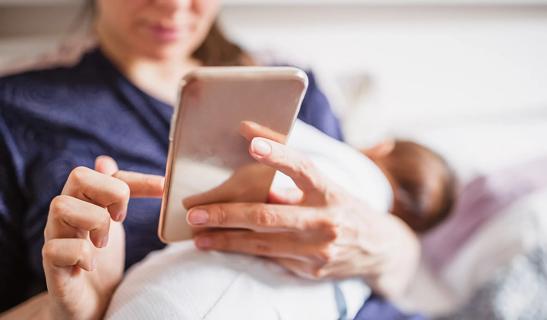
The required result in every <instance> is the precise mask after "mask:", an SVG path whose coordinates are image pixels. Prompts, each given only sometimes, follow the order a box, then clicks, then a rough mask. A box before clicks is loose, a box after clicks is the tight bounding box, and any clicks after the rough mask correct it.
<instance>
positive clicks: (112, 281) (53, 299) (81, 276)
mask: <svg viewBox="0 0 547 320" xmlns="http://www.w3.org/2000/svg"><path fill="white" fill-rule="evenodd" d="M95 166H96V171H95V170H91V169H89V168H85V167H78V168H76V169H74V170H73V171H72V172H71V173H70V175H69V177H68V180H67V181H66V184H65V186H64V188H63V191H62V193H61V195H59V196H57V197H55V198H54V199H53V200H52V202H51V205H50V211H49V215H48V220H47V224H46V228H45V231H44V235H45V243H44V247H43V250H42V254H43V266H44V271H45V275H46V282H47V288H48V303H47V309H48V310H47V311H48V313H49V316H50V317H51V318H52V319H99V318H101V317H102V315H103V313H104V312H105V310H106V308H107V306H108V303H109V301H110V298H111V296H112V293H113V292H114V289H115V288H116V286H117V285H118V283H119V282H120V280H121V278H122V275H123V268H124V261H125V233H124V229H123V226H122V224H121V222H122V221H123V220H124V218H125V215H126V211H127V203H128V200H129V197H130V196H131V197H161V194H162V192H163V178H162V177H158V176H151V175H144V174H139V173H133V172H125V171H118V168H117V165H116V162H115V161H114V160H113V159H112V158H109V157H104V156H102V157H98V158H97V161H96V165H95Z"/></svg>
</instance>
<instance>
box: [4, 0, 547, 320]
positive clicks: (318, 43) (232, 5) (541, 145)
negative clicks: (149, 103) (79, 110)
mask: <svg viewBox="0 0 547 320" xmlns="http://www.w3.org/2000/svg"><path fill="white" fill-rule="evenodd" d="M81 6H82V2H80V1H77V0H0V69H1V68H2V66H3V67H4V68H8V67H12V66H13V65H14V64H16V63H25V61H30V60H32V59H34V57H36V56H37V55H41V54H44V53H48V52H55V50H57V48H58V47H59V45H60V44H61V43H65V42H66V41H67V39H75V38H76V39H77V38H78V36H75V35H74V34H75V33H78V32H80V33H82V32H85V30H86V27H85V23H86V22H85V19H84V17H82V16H81V14H80V13H81ZM221 22H222V24H223V26H224V27H225V29H226V32H227V33H228V35H229V36H231V37H232V38H233V39H234V40H236V41H237V42H238V43H239V44H241V45H242V46H243V47H245V48H247V49H249V50H250V51H251V52H255V54H256V55H257V56H261V57H263V58H264V59H265V60H267V59H275V60H276V61H283V62H286V63H291V64H295V65H298V66H301V67H303V68H310V69H312V70H313V71H314V72H315V73H316V75H317V77H318V79H319V82H320V86H321V87H322V88H323V89H324V90H325V92H326V93H327V95H328V97H329V99H330V100H331V102H332V104H333V106H334V108H335V111H336V113H337V114H338V116H339V117H340V119H341V120H342V123H343V128H344V133H345V135H346V139H347V141H348V142H349V143H350V144H352V145H354V146H358V147H361V146H365V145H370V144H371V143H373V142H375V141H377V140H379V139H381V138H383V137H386V136H400V137H407V138H413V139H416V140H418V141H421V142H423V143H425V144H427V145H430V146H432V147H434V148H435V149H437V150H439V151H440V152H441V153H442V154H443V155H445V156H446V157H447V158H448V159H449V161H450V162H451V163H452V164H453V166H454V168H455V170H456V171H457V173H458V174H459V177H460V184H461V185H462V188H463V187H464V186H465V185H466V183H468V182H470V181H472V180H473V179H476V178H477V177H484V176H488V175H490V174H496V173H498V172H500V171H503V170H505V169H506V168H513V169H514V168H522V170H519V169H514V170H513V171H515V170H516V171H517V172H518V171H526V170H525V168H526V164H527V163H529V161H535V160H537V159H540V166H542V167H543V168H547V162H545V161H544V162H541V161H543V160H541V159H547V143H546V141H547V0H530V1H528V0H476V1H473V0H422V1H418V0H384V1H382V0H277V1H276V0H225V1H224V7H223V10H222V13H221ZM71 41H72V40H71ZM29 59H30V60H29ZM519 166H521V167H519ZM531 174H532V175H533V174H534V173H533V172H532V173H531ZM504 187H508V185H507V184H505V185H504ZM494 189H495V188H494ZM506 189H507V188H506ZM496 190H497V189H496ZM497 191H499V190H497ZM499 192H501V191H499ZM503 192H508V193H511V190H508V191H507V190H505V191H503ZM503 192H501V193H498V195H501V196H500V197H503V195H504V193H503ZM513 194H514V192H513ZM535 197H536V198H534V199H535V200H534V199H533V201H532V200H530V201H531V202H529V203H532V204H533V205H532V207H533V206H535V207H533V208H536V209H534V210H535V211H534V210H532V209H530V206H531V205H530V204H528V205H525V204H522V203H521V204H520V205H521V206H525V207H523V208H524V209H522V208H521V209H518V207H513V209H512V210H513V211H511V210H509V209H508V208H506V209H507V210H509V211H511V212H516V213H512V214H513V215H512V216H511V214H506V215H504V217H505V218H504V219H505V220H503V219H501V218H500V219H497V222H496V223H497V224H493V222H491V223H490V225H489V226H484V225H481V226H480V227H481V230H482V231H481V232H482V235H481V234H480V232H476V233H477V234H478V235H475V239H476V241H475V243H474V244H469V243H468V244H466V247H465V248H467V249H465V248H464V249H462V250H460V251H461V252H459V253H458V254H457V257H456V258H454V259H455V260H453V263H452V264H451V266H450V267H448V268H445V269H444V271H440V272H437V273H433V272H429V271H427V268H425V269H424V270H425V271H423V272H422V273H421V275H420V276H419V277H418V279H419V281H418V282H420V284H419V285H417V286H416V290H415V292H411V293H410V294H409V296H408V297H407V298H406V300H405V301H401V304H402V305H407V306H408V308H409V309H418V310H420V311H423V312H426V313H428V314H432V315H434V314H439V313H441V312H443V311H446V310H449V309H451V308H452V310H453V308H454V306H455V305H457V304H460V305H461V304H462V303H463V302H462V301H465V300H466V299H468V298H469V297H470V296H471V295H472V294H474V293H476V291H477V288H479V287H480V286H481V285H482V284H483V283H484V282H485V281H487V279H490V278H491V277H492V274H493V272H494V270H496V268H497V267H499V266H502V265H507V264H508V263H509V262H510V261H511V259H512V258H514V256H515V255H516V254H518V253H519V252H520V251H523V250H524V249H522V248H524V247H525V244H523V243H524V242H526V241H528V242H526V245H527V244H529V239H528V238H526V239H525V237H524V234H526V233H527V232H528V233H529V229H527V228H529V227H530V225H535V226H538V225H542V223H543V225H545V221H544V220H545V218H542V219H543V220H541V219H540V220H537V219H538V216H537V215H538V214H539V212H540V211H541V212H543V211H544V210H545V209H547V205H545V204H546V203H547V194H546V193H545V192H544V193H543V195H542V196H535ZM534 201H535V202H534ZM515 208H517V209H515ZM526 208H527V209H526ZM507 210H506V211H507ZM526 210H528V211H527V212H530V210H531V211H533V212H536V214H535V215H533V217H529V218H523V216H522V214H521V213H520V212H522V211H526ZM508 217H512V218H508ZM526 219H528V220H526ZM522 221H527V224H519V223H520V222H522ZM538 221H539V222H538ZM538 223H539V224H538ZM488 228H490V229H488ZM519 228H520V229H519ZM541 230H543V231H545V230H547V229H541ZM538 232H539V231H538ZM500 234H508V235H511V237H513V238H511V237H509V236H508V237H507V238H505V239H509V240H507V241H505V242H504V241H499V239H500V238H497V237H499V236H500ZM492 239H494V240H495V241H492ZM511 239H512V240H511ZM523 239H524V240H523ZM525 240H526V241H525ZM481 241H482V242H481ZM511 241H512V242H511ZM492 242H497V246H494V244H493V243H492ZM479 243H480V244H479ZM484 243H487V244H486V245H483V244H484ZM519 250H520V251H519ZM508 252H509V253H510V254H509V253H508ZM498 253H505V254H506V255H505V256H503V257H504V258H499V257H500V256H499V255H496V254H498ZM485 261H490V262H492V261H495V262H496V264H495V265H488V266H485ZM486 264H488V263H486Z"/></svg>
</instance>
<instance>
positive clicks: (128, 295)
mask: <svg viewBox="0 0 547 320" xmlns="http://www.w3.org/2000/svg"><path fill="white" fill-rule="evenodd" d="M288 145H289V146H291V147H292V148H294V149H296V150H299V151H300V152H302V153H303V154H305V155H306V156H308V157H309V158H310V159H311V160H312V161H313V162H314V163H315V164H316V166H317V167H318V169H319V170H320V171H321V172H322V173H323V174H324V175H325V176H327V177H328V178H330V179H331V180H332V181H333V182H334V183H337V184H339V185H341V186H343V187H344V188H346V189H347V191H348V192H351V193H352V194H354V195H355V196H357V197H360V198H363V199H364V200H366V201H367V203H368V204H369V205H370V206H371V207H372V208H374V209H376V210H378V211H379V212H387V210H388V209H389V205H390V204H391V199H392V194H391V189H390V186H389V183H388V181H387V179H386V178H385V176H384V175H383V174H382V172H381V171H380V170H379V169H378V167H376V166H375V165H374V163H372V161H370V160H369V159H367V158H366V157H364V156H363V155H361V154H360V153H359V152H358V151H356V150H354V149H353V148H351V147H349V146H347V145H345V144H343V143H340V142H338V141H336V140H333V139H331V138H329V137H328V136H326V135H324V134H323V133H321V132H320V131H318V130H316V129H315V128H313V127H310V126H308V125H306V124H304V123H303V122H300V121H297V123H296V124H295V127H294V129H293V132H292V135H291V137H290V138H289V141H288ZM278 187H283V188H286V187H295V185H294V183H293V182H292V180H290V179H288V178H287V177H286V176H284V175H282V174H279V173H278V175H276V178H275V179H274V184H273V188H278ZM336 283H337V285H338V288H340V292H341V293H342V296H343V298H344V299H343V304H344V305H345V308H346V310H347V317H348V318H353V317H354V316H355V314H356V313H357V311H358V310H359V308H360V307H361V305H362V304H363V302H364V301H365V299H366V298H367V297H368V296H369V295H370V289H369V288H368V287H367V286H366V284H365V283H364V282H363V281H362V280H361V279H356V278H355V279H347V280H344V281H337V282H336ZM334 284H335V282H334V281H332V280H322V281H313V280H306V279H302V278H299V277H297V276H295V275H293V274H291V273H289V272H288V271H286V270H285V269H283V268H282V267H280V266H278V265H277V264H275V263H273V262H270V261H268V260H266V259H261V258H257V257H252V256H245V255H238V254H227V253H220V252H210V251H198V250H196V249H195V248H194V245H193V243H192V242H191V241H184V242H181V243H178V244H173V245H170V246H168V247H167V248H166V249H163V250H160V251H157V252H154V253H151V254H150V255H149V256H147V257H146V258H145V259H144V260H143V261H142V262H140V263H138V264H137V265H135V266H133V267H132V268H131V269H130V270H129V271H128V273H127V275H126V276H125V278H124V280H123V281H122V283H121V284H120V286H119V287H118V289H117V290H116V292H115V294H114V296H113V298H112V301H111V304H110V307H109V309H108V311H107V315H106V318H107V319H211V320H212V319H264V320H266V319H338V318H339V317H340V313H341V312H340V308H341V305H340V300H339V299H338V300H337V299H336V295H335V286H334Z"/></svg>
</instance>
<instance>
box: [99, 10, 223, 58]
mask: <svg viewBox="0 0 547 320" xmlns="http://www.w3.org/2000/svg"><path fill="white" fill-rule="evenodd" d="M218 2H219V1H218V0H97V8H98V16H97V21H96V22H97V28H98V29H99V34H100V35H101V40H102V41H107V42H108V41H110V42H112V41H115V43H110V45H111V46H115V47H121V46H123V48H125V49H128V50H131V53H132V54H137V55H142V56H146V57H150V58H172V57H173V58H174V57H181V55H182V57H184V56H187V57H189V56H190V54H191V53H192V52H193V51H194V50H195V49H197V48H198V47H199V46H200V44H201V43H202V42H203V40H204V39H205V37H206V36H207V33H208V32H209V29H210V27H211V25H212V23H213V21H214V20H215V18H216V15H217V13H218V8H219V3H218Z"/></svg>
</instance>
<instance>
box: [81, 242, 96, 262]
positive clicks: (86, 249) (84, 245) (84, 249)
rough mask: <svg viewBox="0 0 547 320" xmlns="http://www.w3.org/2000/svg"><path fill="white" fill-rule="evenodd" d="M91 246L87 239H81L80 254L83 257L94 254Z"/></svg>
mask: <svg viewBox="0 0 547 320" xmlns="http://www.w3.org/2000/svg"><path fill="white" fill-rule="evenodd" d="M92 253H93V252H92V250H91V246H90V245H89V244H88V242H87V241H80V243H79V244H78V256H79V257H80V258H81V259H82V258H86V257H89V256H91V255H92Z"/></svg>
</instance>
